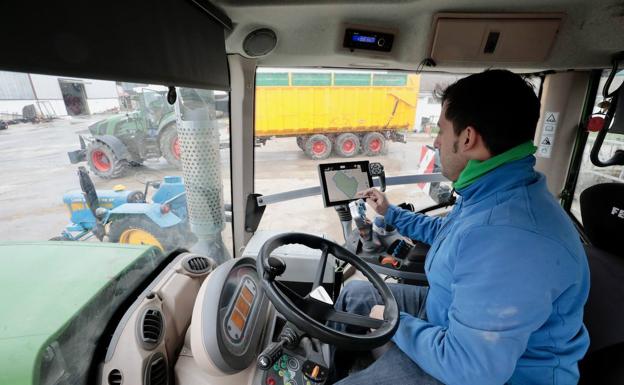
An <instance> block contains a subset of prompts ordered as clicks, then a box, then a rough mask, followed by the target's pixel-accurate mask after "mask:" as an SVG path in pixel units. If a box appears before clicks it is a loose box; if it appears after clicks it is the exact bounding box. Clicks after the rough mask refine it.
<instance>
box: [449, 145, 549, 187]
mask: <svg viewBox="0 0 624 385" xmlns="http://www.w3.org/2000/svg"><path fill="white" fill-rule="evenodd" d="M535 151H537V147H535V146H534V145H533V142H532V141H528V142H525V143H522V144H521V145H519V146H516V147H514V148H512V149H510V150H507V151H505V152H503V153H502V154H498V155H496V156H493V157H491V158H490V159H486V160H484V161H480V160H474V159H473V160H469V161H468V164H467V165H466V167H465V168H464V170H463V171H462V172H461V174H459V178H457V180H456V181H455V182H454V183H453V188H455V190H461V189H463V188H465V187H468V186H470V185H471V184H472V183H473V182H474V181H476V180H477V179H479V178H480V177H481V176H483V175H485V174H487V173H488V172H490V171H492V170H494V169H495V168H496V167H498V166H502V165H503V164H505V163H509V162H513V161H514V160H518V159H522V158H524V157H527V156H529V155H532V154H535Z"/></svg>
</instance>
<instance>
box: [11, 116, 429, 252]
mask: <svg viewBox="0 0 624 385" xmlns="http://www.w3.org/2000/svg"><path fill="white" fill-rule="evenodd" d="M105 117H106V116H102V115H99V116H90V117H83V118H72V119H57V120H54V121H52V122H49V123H40V124H30V123H23V124H17V125H11V126H9V129H8V130H3V131H0V144H1V145H2V150H1V151H0V165H1V167H2V184H0V234H2V236H1V237H0V239H2V240H46V239H49V238H51V237H53V236H57V235H60V233H61V231H62V229H63V228H64V227H65V226H66V225H67V224H68V223H69V212H68V209H67V208H66V207H65V205H64V204H63V200H62V199H63V194H65V193H66V192H69V191H72V190H79V188H80V187H79V183H78V177H77V174H76V170H77V168H78V165H72V164H71V163H70V162H69V158H68V156H67V152H68V151H72V150H76V149H78V148H79V142H78V134H80V133H86V132H87V127H88V126H89V125H90V124H92V123H93V122H95V121H97V120H100V119H103V118H105ZM220 123H221V126H222V129H221V131H222V138H221V139H222V141H223V140H224V139H225V140H227V120H223V121H221V122H220ZM432 142H433V138H432V137H430V136H428V135H423V134H411V135H409V136H408V143H407V144H404V143H389V144H388V151H387V155H384V156H380V157H376V158H371V159H370V160H371V161H372V160H375V161H379V162H381V163H382V164H383V165H384V167H385V169H386V174H387V175H388V176H391V175H402V174H411V173H414V172H415V170H416V168H417V167H418V164H419V162H420V148H421V146H422V145H425V144H431V143H432ZM221 155H222V156H221V168H222V175H223V187H224V200H225V201H226V202H230V201H231V198H230V186H231V183H230V164H229V162H230V154H229V150H228V149H223V150H221ZM358 159H364V158H354V160H358ZM341 160H344V159H343V158H338V157H330V158H329V159H326V160H324V161H313V160H310V159H308V158H307V157H306V155H305V154H304V153H303V152H302V151H301V150H300V149H299V148H298V147H297V145H296V142H295V139H294V138H278V139H272V140H270V141H268V142H267V144H266V145H264V146H262V147H256V154H255V162H256V163H255V190H256V192H258V193H260V194H264V195H268V194H273V193H278V192H284V191H289V190H293V189H298V188H304V187H311V186H316V185H318V183H319V182H318V181H319V179H318V173H317V167H318V164H319V163H326V162H337V161H341ZM83 165H84V163H83ZM166 175H181V170H176V169H175V168H173V167H171V166H169V165H168V164H167V163H166V161H165V160H164V159H163V158H160V159H157V160H148V161H146V162H145V163H144V165H143V166H141V167H136V168H132V169H131V172H129V173H128V174H127V175H126V176H124V177H122V178H119V179H114V180H104V179H101V178H99V177H97V176H94V175H92V179H93V181H94V183H95V185H96V187H97V188H99V189H107V188H112V187H113V186H114V185H118V184H123V185H125V186H126V188H128V189H139V190H143V183H144V181H146V180H160V179H162V177H164V176H166ZM423 187H426V186H423ZM388 196H389V197H390V199H391V201H392V202H395V203H399V202H402V201H409V202H412V203H414V204H415V206H417V207H424V206H426V205H429V204H431V203H432V202H433V201H432V200H431V199H430V198H429V196H428V195H427V194H426V192H425V191H424V190H423V189H421V187H419V186H416V185H412V186H398V187H390V188H389V191H388ZM260 229H261V230H262V229H271V230H277V229H279V230H284V231H308V232H318V233H326V234H328V235H330V236H331V237H332V238H334V239H335V240H337V241H341V240H342V236H341V230H340V229H341V227H340V223H339V221H338V218H337V216H336V214H335V213H334V209H332V208H324V207H323V204H322V198H321V197H320V196H315V197H308V198H303V199H298V200H293V201H288V202H283V203H278V204H274V205H270V206H269V207H268V208H267V209H266V211H265V215H264V218H263V220H262V222H261V224H260ZM231 234H232V233H231V227H230V224H227V226H226V228H225V230H224V231H223V238H224V242H225V244H226V246H227V248H228V249H229V250H230V252H231V251H232V246H231V245H232V236H231Z"/></svg>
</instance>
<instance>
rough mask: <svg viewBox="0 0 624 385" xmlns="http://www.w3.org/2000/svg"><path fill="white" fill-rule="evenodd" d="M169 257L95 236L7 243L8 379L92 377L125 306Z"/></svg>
mask: <svg viewBox="0 0 624 385" xmlns="http://www.w3.org/2000/svg"><path fill="white" fill-rule="evenodd" d="M164 259H165V257H164V256H163V255H162V254H161V253H160V252H158V251H157V250H156V249H155V248H152V247H145V246H129V245H123V246H122V245H118V244H110V243H91V242H0V263H1V264H2V268H0V287H1V288H2V290H0V303H1V304H2V311H0V384H3V385H4V384H7V385H9V384H10V385H31V384H33V385H34V384H37V385H38V384H57V383H71V384H87V381H88V380H87V372H88V371H89V369H90V365H91V362H92V359H93V353H94V351H95V348H96V346H97V343H98V342H99V340H100V338H101V337H102V333H103V332H104V330H105V327H106V326H107V324H108V323H109V321H110V320H111V318H112V316H113V315H114V313H115V312H116V311H117V309H118V308H119V306H120V305H121V304H122V303H123V302H124V301H126V300H127V299H129V298H130V296H131V295H132V294H135V295H136V293H135V292H136V290H137V289H138V288H139V285H140V284H141V283H142V282H143V281H145V279H146V278H147V277H148V276H149V275H150V274H152V273H153V272H154V270H155V269H156V268H157V266H158V265H160V263H161V262H162V261H163V260H164Z"/></svg>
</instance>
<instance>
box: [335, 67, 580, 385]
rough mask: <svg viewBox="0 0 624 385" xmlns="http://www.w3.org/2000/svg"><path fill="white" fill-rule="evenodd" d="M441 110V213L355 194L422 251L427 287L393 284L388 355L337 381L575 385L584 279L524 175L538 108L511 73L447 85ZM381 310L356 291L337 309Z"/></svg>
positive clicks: (565, 224)
mask: <svg viewBox="0 0 624 385" xmlns="http://www.w3.org/2000/svg"><path fill="white" fill-rule="evenodd" d="M442 102H443V104H442V113H441V114H440V120H439V122H438V126H439V128H440V132H439V134H438V136H437V138H436V140H435V143H434V145H435V147H436V148H437V149H438V150H439V152H440V161H441V165H442V173H443V174H444V175H445V176H446V177H447V178H448V179H450V180H451V181H453V182H454V183H453V184H454V188H455V190H456V191H457V193H458V195H459V198H458V200H457V203H456V205H455V207H454V208H453V210H452V211H451V212H450V213H449V215H448V216H446V217H445V218H433V217H427V216H425V215H422V214H415V213H412V212H409V211H406V210H402V209H400V208H398V207H396V206H393V205H391V204H389V202H388V200H387V199H386V197H385V195H384V194H382V193H381V192H379V191H378V190H375V189H370V190H367V191H364V192H362V193H361V196H363V197H366V202H367V203H368V204H369V205H370V206H371V207H372V208H373V209H374V210H375V211H376V212H377V213H378V214H380V215H383V216H384V217H385V220H386V223H388V224H392V225H394V226H396V227H397V229H398V231H399V232H400V233H401V234H403V235H405V236H407V237H409V238H412V239H416V240H420V241H423V242H425V243H428V244H430V245H431V249H430V251H429V253H428V255H427V260H426V264H425V270H426V273H427V277H428V280H429V289H428V291H427V289H426V288H420V287H416V286H407V285H392V287H391V289H392V291H393V293H394V294H395V297H396V298H397V302H398V303H399V307H400V308H401V310H402V313H401V318H400V324H399V328H398V330H397V332H396V334H395V335H394V337H393V338H392V341H393V342H394V344H395V345H396V346H394V347H392V348H391V349H390V350H389V351H388V352H387V353H385V354H384V355H383V356H382V357H381V358H379V359H378V360H377V361H375V362H374V363H373V364H372V365H371V366H369V367H368V368H367V369H365V370H363V371H360V372H357V373H355V374H353V375H351V376H349V377H347V378H345V379H344V380H342V381H340V382H339V384H340V385H347V384H360V385H362V384H375V385H384V384H393V385H394V384H401V385H403V384H418V385H422V384H439V383H440V382H442V383H445V384H448V385H488V384H492V385H501V384H513V385H517V384H551V385H555V384H575V383H577V381H578V369H577V362H578V361H579V360H580V359H581V358H582V357H583V355H584V354H585V352H586V350H587V347H588V345H589V337H588V334H587V331H586V329H585V327H584V326H583V306H584V304H585V301H586V299H587V294H588V290H589V270H588V267H587V260H586V256H585V254H584V251H583V248H582V245H581V243H580V241H579V236H578V234H577V233H576V231H575V228H574V226H573V225H572V223H571V221H570V220H569V218H568V217H567V215H566V214H565V212H564V211H563V210H562V209H561V206H560V205H559V204H558V203H557V201H556V200H555V199H554V197H553V196H552V195H551V194H550V193H549V192H548V190H547V187H546V181H545V178H544V176H543V175H542V174H539V173H537V172H536V171H534V169H533V166H534V165H535V158H534V157H533V155H532V154H533V153H534V152H535V147H534V146H533V138H534V136H535V127H536V124H537V120H538V117H539V109H540V104H539V100H538V99H537V97H536V96H535V93H534V92H533V89H532V87H531V86H530V85H528V84H527V83H526V82H525V81H524V79H522V78H521V77H520V76H518V75H515V74H513V73H511V72H509V71H502V70H491V71H485V72H482V73H479V74H474V75H471V76H468V77H466V78H463V79H461V80H459V81H457V82H456V83H454V84H453V85H451V86H449V87H448V88H447V89H446V90H445V91H444V94H443V95H442ZM379 301H380V298H379V295H378V293H377V292H376V290H373V289H372V288H371V286H370V285H368V284H367V283H365V282H354V283H352V284H349V285H347V286H346V287H345V289H344V290H343V292H342V293H341V295H340V298H339V300H338V301H337V305H336V307H337V308H341V309H342V310H345V311H351V312H355V313H359V314H368V313H369V312H370V313H371V315H372V316H374V317H381V315H382V314H383V307H380V306H374V305H375V304H376V303H379ZM424 302H426V303H424ZM371 309H372V311H371ZM343 327H344V326H343Z"/></svg>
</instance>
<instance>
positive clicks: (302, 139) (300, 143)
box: [297, 136, 308, 151]
mask: <svg viewBox="0 0 624 385" xmlns="http://www.w3.org/2000/svg"><path fill="white" fill-rule="evenodd" d="M307 140H308V138H307V137H305V136H298V137H297V146H299V148H300V149H302V150H303V151H305V143H306V141H307Z"/></svg>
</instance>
